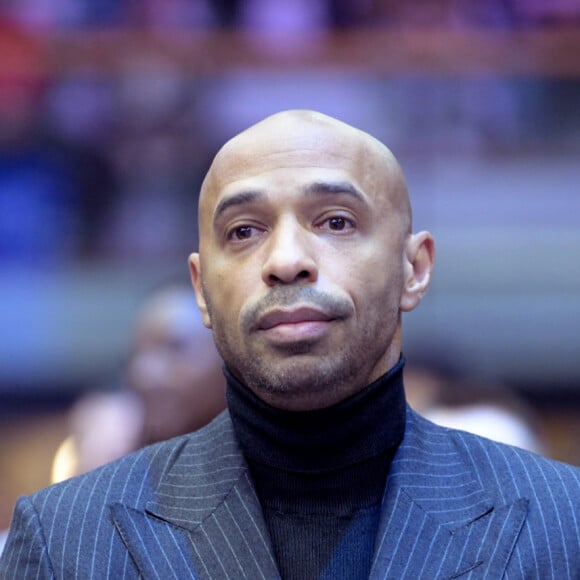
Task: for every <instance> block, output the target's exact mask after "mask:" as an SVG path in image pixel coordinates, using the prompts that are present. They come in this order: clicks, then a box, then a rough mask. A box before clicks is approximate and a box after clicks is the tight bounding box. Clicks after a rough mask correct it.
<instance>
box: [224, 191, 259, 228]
mask: <svg viewBox="0 0 580 580" xmlns="http://www.w3.org/2000/svg"><path fill="white" fill-rule="evenodd" d="M265 197H266V196H265V194H264V192H262V191H258V190H249V191H240V192H239V193H236V194H234V195H231V196H230V197H226V198H224V199H222V200H220V202H219V203H218V204H217V206H216V208H215V212H214V216H213V217H214V222H215V221H216V220H218V219H219V217H220V216H221V215H222V214H223V213H224V212H225V211H226V210H227V209H229V208H230V207H235V206H237V205H244V204H246V203H252V202H254V201H257V200H260V199H264V198H265Z"/></svg>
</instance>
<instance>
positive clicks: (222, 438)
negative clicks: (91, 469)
mask: <svg viewBox="0 0 580 580" xmlns="http://www.w3.org/2000/svg"><path fill="white" fill-rule="evenodd" d="M112 517H113V521H114V523H115V526H116V527H117V529H118V530H119V533H120V534H121V537H122V538H123V541H124V543H125V545H126V546H127V549H128V550H129V553H130V555H131V557H132V558H133V561H134V562H135V564H136V566H137V568H138V569H139V571H140V573H141V574H142V576H143V577H144V578H164V579H165V578H180V579H181V578H245V577H248V578H268V579H270V578H279V573H278V571H277V567H276V564H275V562H274V557H273V551H272V548H271V545H270V539H269V535H268V532H267V529H266V526H265V523H264V521H263V517H262V513H261V509H260V505H259V501H258V499H257V497H256V495H255V492H254V489H253V486H252V484H251V482H250V478H249V472H248V469H247V467H246V464H245V462H244V459H243V457H242V455H241V453H240V451H239V449H238V447H237V443H236V441H235V439H234V436H233V431H232V427H231V423H230V420H229V417H228V416H227V415H226V414H224V415H222V416H220V418H218V419H217V420H216V421H214V423H212V424H211V425H210V426H209V428H207V429H205V430H204V431H203V432H200V433H199V434H198V435H196V436H192V437H191V438H190V439H189V441H188V444H187V445H186V446H185V447H184V448H183V449H182V451H181V453H180V454H179V455H178V456H177V457H176V459H175V461H174V462H173V464H172V466H171V467H170V468H169V469H168V471H167V472H166V473H165V474H163V475H162V477H161V480H160V484H159V486H158V488H157V490H156V492H155V494H154V496H153V499H152V500H151V501H149V502H148V503H147V505H146V509H145V512H143V511H140V510H137V509H132V508H128V507H126V506H123V505H120V504H117V505H114V506H113V507H112Z"/></svg>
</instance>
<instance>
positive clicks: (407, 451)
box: [371, 412, 527, 578]
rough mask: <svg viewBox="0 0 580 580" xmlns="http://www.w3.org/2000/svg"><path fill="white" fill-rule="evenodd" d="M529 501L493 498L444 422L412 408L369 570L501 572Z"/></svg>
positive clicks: (431, 574)
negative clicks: (443, 426) (428, 418)
mask: <svg viewBox="0 0 580 580" xmlns="http://www.w3.org/2000/svg"><path fill="white" fill-rule="evenodd" d="M526 512H527V501H526V500H525V499H520V500H517V501H515V502H514V503H513V504H511V505H506V506H502V505H494V502H493V501H492V499H491V498H490V497H489V495H488V494H487V493H486V492H485V490H484V489H483V488H482V486H481V484H480V483H479V481H478V480H477V478H476V477H475V475H474V472H473V467H472V465H471V464H470V463H469V461H468V460H466V458H465V457H464V456H463V455H462V454H461V453H460V452H459V450H458V448H457V447H456V446H455V445H454V443H453V439H452V437H451V436H450V435H449V433H447V432H446V431H444V430H443V429H440V428H437V427H434V426H433V425H432V424H430V423H428V422H426V421H424V420H422V419H421V418H419V417H417V416H416V415H415V414H414V413H412V412H411V413H410V415H409V417H408V423H407V430H406V434H405V439H404V441H403V443H402V444H401V447H400V449H399V451H398V452H397V455H396V456H395V459H394V460H393V464H392V467H391V472H390V474H389V478H388V482H387V489H386V491H385V497H384V500H383V509H382V516H381V522H380V525H379V533H378V534H377V541H376V546H375V558H374V562H373V569H372V572H371V578H460V577H463V576H466V575H467V574H469V573H470V574H471V576H470V577H471V578H488V577H493V578H496V577H497V578H499V577H502V576H503V573H504V571H505V567H506V566H507V562H508V560H509V557H510V555H511V552H512V550H513V546H514V543H515V540H516V539H517V536H518V534H519V532H520V530H521V527H522V525H523V522H524V520H525V517H526Z"/></svg>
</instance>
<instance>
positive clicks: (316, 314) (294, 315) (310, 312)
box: [258, 307, 336, 330]
mask: <svg viewBox="0 0 580 580" xmlns="http://www.w3.org/2000/svg"><path fill="white" fill-rule="evenodd" d="M335 318H336V317H335V316H332V315H330V314H327V313H325V312H322V311H320V310H316V309H315V308H308V307H304V308H296V309H294V310H289V311H286V310H274V311H272V312H268V313H267V314H265V315H264V316H262V317H260V319H259V320H258V330H270V329H271V328H275V327H276V326H280V325H283V324H300V323H302V322H329V321H331V320H334V319H335Z"/></svg>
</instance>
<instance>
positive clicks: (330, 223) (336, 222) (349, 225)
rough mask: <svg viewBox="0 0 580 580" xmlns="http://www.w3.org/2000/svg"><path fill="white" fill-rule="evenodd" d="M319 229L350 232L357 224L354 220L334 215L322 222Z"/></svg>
mask: <svg viewBox="0 0 580 580" xmlns="http://www.w3.org/2000/svg"><path fill="white" fill-rule="evenodd" d="M319 227H320V228H321V229H326V230H330V231H332V232H345V233H346V232H350V231H351V230H353V229H355V227H356V224H355V222H354V220H352V219H350V218H348V217H346V216H342V215H333V216H330V217H328V218H326V219H325V220H323V221H321V222H320V225H319Z"/></svg>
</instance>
